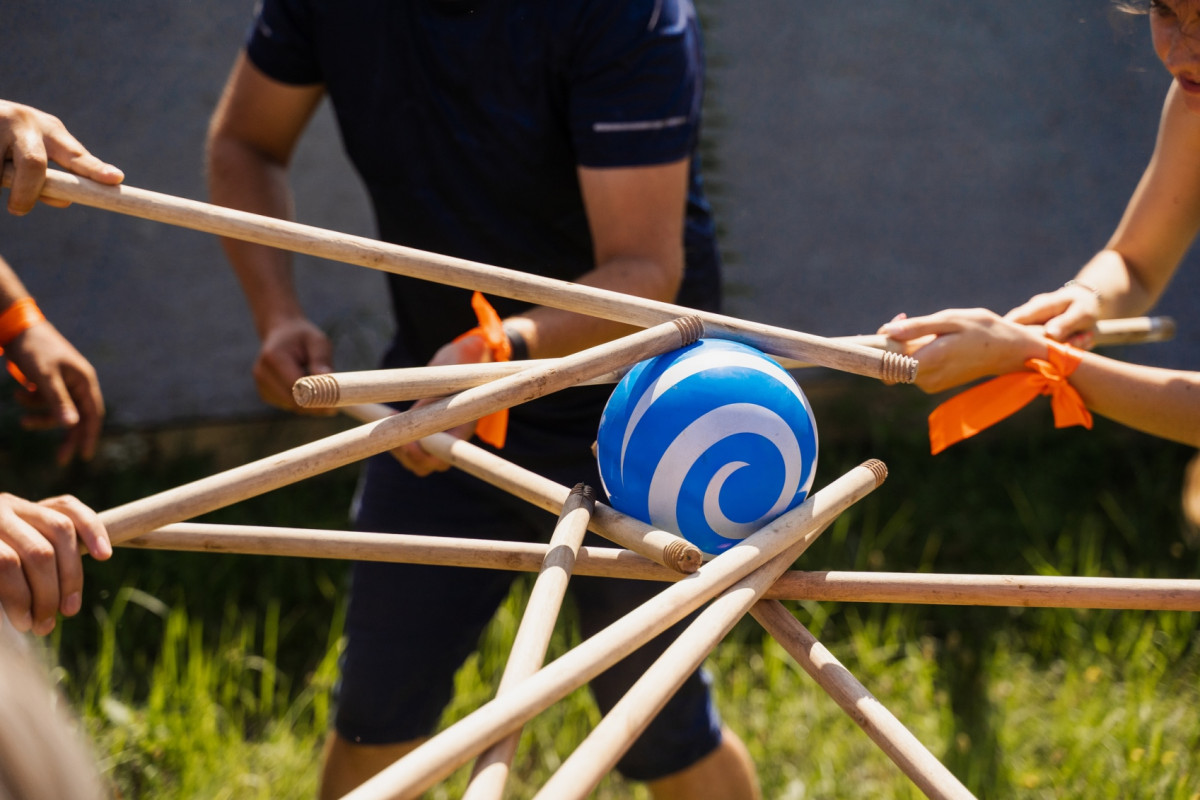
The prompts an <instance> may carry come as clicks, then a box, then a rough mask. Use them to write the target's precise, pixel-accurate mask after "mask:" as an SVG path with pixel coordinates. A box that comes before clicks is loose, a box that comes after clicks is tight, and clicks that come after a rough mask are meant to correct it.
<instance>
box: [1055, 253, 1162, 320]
mask: <svg viewBox="0 0 1200 800" xmlns="http://www.w3.org/2000/svg"><path fill="white" fill-rule="evenodd" d="M1075 280H1076V281H1077V282H1078V283H1079V284H1082V285H1083V286H1085V287H1087V288H1089V289H1093V290H1095V291H1096V293H1097V294H1098V295H1099V300H1100V318H1101V319H1119V318H1122V317H1136V316H1140V315H1141V314H1145V313H1146V312H1147V311H1149V310H1150V309H1151V307H1153V306H1154V304H1155V303H1156V302H1157V301H1158V297H1159V294H1161V291H1162V289H1161V287H1153V288H1152V287H1150V286H1148V285H1147V284H1146V282H1145V281H1144V280H1143V279H1142V278H1141V277H1140V276H1139V273H1138V272H1137V271H1136V270H1134V269H1132V268H1131V267H1130V264H1129V262H1128V261H1127V260H1126V259H1125V257H1124V256H1123V255H1122V254H1121V253H1120V252H1118V251H1117V250H1113V249H1108V248H1106V249H1104V250H1101V251H1100V252H1099V253H1097V254H1096V255H1095V256H1093V257H1092V259H1091V260H1090V261H1088V263H1086V264H1084V266H1083V268H1082V269H1080V270H1079V273H1078V274H1077V275H1076V276H1075Z"/></svg>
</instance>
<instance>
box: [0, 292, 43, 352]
mask: <svg viewBox="0 0 1200 800" xmlns="http://www.w3.org/2000/svg"><path fill="white" fill-rule="evenodd" d="M45 321H46V317H45V316H44V315H43V314H42V310H41V309H40V308H38V305H37V302H36V301H34V299H33V298H32V297H22V298H20V299H18V300H15V301H13V303H12V305H10V306H9V307H8V308H6V309H5V310H4V311H2V312H0V348H3V347H7V346H8V345H9V344H11V343H12V341H13V340H14V339H16V338H17V337H18V336H20V335H21V334H23V333H24V332H25V331H27V330H29V329H30V328H32V327H33V326H34V325H37V324H38V323H40V322H45Z"/></svg>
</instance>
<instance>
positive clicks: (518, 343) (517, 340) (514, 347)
mask: <svg viewBox="0 0 1200 800" xmlns="http://www.w3.org/2000/svg"><path fill="white" fill-rule="evenodd" d="M502 328H503V330H504V336H505V338H507V339H508V346H509V349H510V350H511V355H510V356H509V359H510V360H512V361H525V360H527V359H528V358H529V342H528V341H526V339H525V334H523V333H522V332H521V329H520V327H519V326H518V325H517V324H516V323H515V322H513V321H511V320H507V321H505V322H504V324H503V326H502Z"/></svg>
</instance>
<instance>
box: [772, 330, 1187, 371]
mask: <svg viewBox="0 0 1200 800" xmlns="http://www.w3.org/2000/svg"><path fill="white" fill-rule="evenodd" d="M1030 327H1031V328H1034V329H1035V330H1039V331H1040V330H1041V328H1042V326H1040V325H1031V326H1030ZM1174 336H1175V320H1174V319H1173V318H1172V317H1123V318H1120V319H1102V320H1098V321H1097V322H1096V328H1095V332H1094V339H1093V342H1092V344H1093V345H1094V346H1095V347H1109V346H1115V345H1122V344H1151V343H1153V342H1165V341H1167V340H1169V339H1171V338H1172V337H1174ZM834 340H835V341H843V342H847V343H854V344H859V345H862V346H863V347H874V348H876V349H879V350H888V349H896V344H897V343H896V342H894V341H892V340H891V339H889V338H888V337H887V336H884V335H883V334H864V335H859V336H843V337H834ZM796 366H809V365H800V364H793V365H791V367H789V369H790V368H792V367H796Z"/></svg>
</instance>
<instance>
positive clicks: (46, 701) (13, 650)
mask: <svg viewBox="0 0 1200 800" xmlns="http://www.w3.org/2000/svg"><path fill="white" fill-rule="evenodd" d="M0 625H3V626H4V630H0V800H101V799H102V798H105V797H106V796H107V793H106V791H105V790H104V788H103V785H102V783H101V780H100V776H99V772H98V770H97V769H96V765H95V762H94V761H93V759H92V756H91V753H90V751H89V749H88V747H87V746H86V745H85V744H84V742H83V740H82V739H81V737H80V734H79V732H78V730H77V726H76V723H75V722H74V720H73V718H72V716H71V715H70V714H69V713H68V711H67V709H66V700H65V699H64V698H63V697H62V695H61V694H60V693H59V692H58V691H57V690H56V689H55V688H54V687H53V686H52V685H51V683H50V681H49V679H48V677H47V675H46V671H45V669H44V668H43V667H42V665H41V664H40V663H38V662H37V661H36V659H35V658H34V653H32V652H30V648H29V646H28V644H27V643H26V642H25V641H23V640H22V639H20V638H19V637H18V636H17V635H16V634H15V633H14V632H13V630H12V628H11V627H9V626H8V623H7V621H6V620H4V619H3V617H2V616H0Z"/></svg>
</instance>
